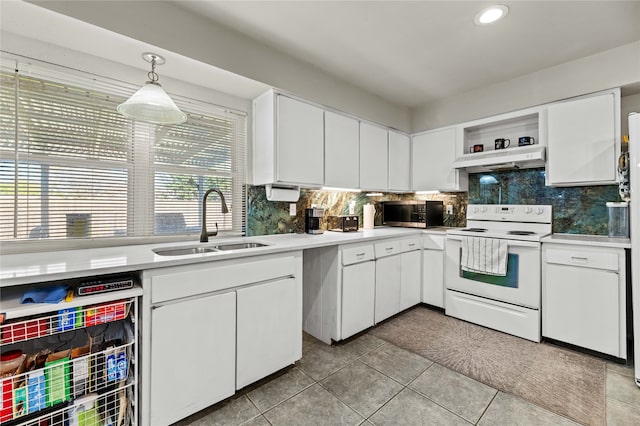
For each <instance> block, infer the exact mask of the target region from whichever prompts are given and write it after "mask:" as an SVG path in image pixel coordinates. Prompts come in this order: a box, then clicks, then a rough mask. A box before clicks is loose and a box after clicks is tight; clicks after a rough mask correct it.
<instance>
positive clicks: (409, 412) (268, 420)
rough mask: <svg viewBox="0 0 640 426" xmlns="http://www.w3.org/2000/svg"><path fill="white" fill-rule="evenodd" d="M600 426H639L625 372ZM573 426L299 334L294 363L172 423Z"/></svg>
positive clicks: (437, 368) (427, 370)
mask: <svg viewBox="0 0 640 426" xmlns="http://www.w3.org/2000/svg"><path fill="white" fill-rule="evenodd" d="M606 407H607V425H640V389H639V388H637V387H636V386H635V384H634V383H633V370H632V368H630V367H627V366H623V365H619V364H613V363H608V364H607V406H606ZM470 424H475V425H571V424H573V425H575V424H576V423H574V422H573V421H571V420H569V419H567V418H564V417H561V416H559V415H557V414H554V413H552V412H550V411H547V410H545V409H544V408H541V407H539V406H536V405H534V404H531V403H529V402H527V401H525V400H523V399H520V398H518V397H515V396H513V395H510V394H507V393H504V392H501V391H498V390H497V389H494V388H491V387H489V386H487V385H485V384H482V383H480V382H478V381H476V380H473V379H471V378H469V377H466V376H464V375H461V374H459V373H457V372H454V371H452V370H449V369H447V368H445V367H443V366H441V365H439V364H437V363H434V362H432V361H429V360H428V359H426V358H423V357H421V356H419V355H416V354H414V353H412V352H408V351H406V350H404V349H401V348H398V347H397V346H394V345H392V344H390V343H386V342H384V341H383V340H380V339H378V338H377V337H374V336H372V335H369V334H363V335H361V336H358V337H356V338H353V339H351V340H349V341H348V342H346V343H344V344H339V345H333V346H328V345H325V344H323V343H321V342H319V341H317V340H315V339H314V338H313V337H311V336H308V335H306V334H305V335H304V339H303V356H302V359H301V360H300V361H299V362H297V363H296V365H295V366H292V367H289V368H287V369H285V370H283V371H281V372H278V373H276V374H274V375H272V376H270V377H268V378H266V379H263V380H262V381H260V382H258V383H255V384H254V385H251V386H249V387H247V388H245V389H243V390H241V391H240V392H238V394H236V395H235V396H234V397H232V398H230V399H228V400H226V401H223V402H220V403H218V404H216V405H214V406H212V407H210V408H208V409H206V410H203V411H202V412H200V413H197V414H194V415H193V416H191V417H189V418H187V419H185V420H183V421H181V422H179V423H178V425H180V426H186V425H193V426H210V425H247V426H259V425H260V426H261V425H296V426H297V425H305V426H306V425H368V426H371V425H470Z"/></svg>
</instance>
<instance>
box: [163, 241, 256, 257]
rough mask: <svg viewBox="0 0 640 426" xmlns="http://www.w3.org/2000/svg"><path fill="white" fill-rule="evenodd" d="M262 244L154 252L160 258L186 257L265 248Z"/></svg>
mask: <svg viewBox="0 0 640 426" xmlns="http://www.w3.org/2000/svg"><path fill="white" fill-rule="evenodd" d="M265 246H267V244H262V243H228V244H218V245H215V246H204V247H203V246H191V247H163V248H157V249H153V250H152V251H153V252H154V253H155V254H157V255H160V256H186V255H188V254H202V253H215V252H219V251H227V250H242V249H248V248H256V247H265Z"/></svg>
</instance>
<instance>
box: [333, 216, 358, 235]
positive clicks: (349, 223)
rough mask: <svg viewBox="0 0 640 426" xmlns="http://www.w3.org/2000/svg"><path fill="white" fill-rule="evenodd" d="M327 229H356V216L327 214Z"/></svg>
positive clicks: (345, 230) (343, 230)
mask: <svg viewBox="0 0 640 426" xmlns="http://www.w3.org/2000/svg"><path fill="white" fill-rule="evenodd" d="M327 229H328V230H329V231H339V232H352V231H357V230H358V216H356V215H342V216H327Z"/></svg>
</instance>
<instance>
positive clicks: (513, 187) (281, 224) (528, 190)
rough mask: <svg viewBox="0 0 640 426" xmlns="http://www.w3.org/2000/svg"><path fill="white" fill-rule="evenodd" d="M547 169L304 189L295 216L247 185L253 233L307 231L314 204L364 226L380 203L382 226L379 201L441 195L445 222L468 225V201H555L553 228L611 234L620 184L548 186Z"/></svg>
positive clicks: (259, 188) (284, 205)
mask: <svg viewBox="0 0 640 426" xmlns="http://www.w3.org/2000/svg"><path fill="white" fill-rule="evenodd" d="M544 173H545V171H544V168H538V169H526V170H515V171H501V172H492V173H472V174H470V175H469V192H468V193H466V192H450V193H438V194H426V195H422V194H413V193H410V194H393V193H384V194H383V195H382V196H368V195H366V193H363V192H362V193H360V192H333V191H319V190H318V191H315V190H305V189H303V190H301V191H300V199H299V200H298V201H297V203H296V215H295V216H290V215H289V203H287V202H272V201H268V200H267V197H266V193H265V189H264V187H262V186H248V187H247V232H246V234H247V235H248V236H254V235H268V234H286V233H302V232H304V209H306V208H309V207H311V206H312V205H315V206H317V207H323V208H325V209H326V210H327V211H326V215H342V214H348V213H349V203H350V202H351V201H355V213H356V214H357V215H358V216H359V217H360V224H361V225H362V223H363V220H362V210H363V209H362V207H363V206H364V205H365V204H368V203H371V204H373V205H374V206H375V209H376V216H375V225H376V226H377V225H382V209H381V206H380V203H381V202H383V201H392V200H393V201H395V200H442V201H444V204H445V206H446V205H452V206H453V214H452V215H445V218H444V224H445V226H465V224H466V219H465V216H466V209H467V204H550V205H552V206H553V232H561V233H569V234H591V235H607V226H608V212H607V207H606V205H605V203H606V202H607V201H620V197H619V195H618V186H617V185H602V186H580V187H550V186H545V184H544V178H545V174H544Z"/></svg>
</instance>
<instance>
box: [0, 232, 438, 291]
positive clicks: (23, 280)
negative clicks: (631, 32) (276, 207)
mask: <svg viewBox="0 0 640 426" xmlns="http://www.w3.org/2000/svg"><path fill="white" fill-rule="evenodd" d="M427 231H429V230H427ZM432 232H437V233H442V234H443V235H444V232H443V231H435V230H432ZM424 233H425V230H424V229H414V228H393V227H381V228H375V229H373V230H360V231H358V232H345V233H339V232H330V233H329V232H325V233H324V234H322V235H309V234H275V235H259V236H253V237H229V238H221V239H219V240H213V241H210V243H209V244H211V245H215V244H219V243H223V242H234V241H255V242H264V243H267V244H269V245H268V246H267V247H260V248H251V249H243V250H231V251H228V252H217V253H214V254H194V255H186V256H180V257H163V256H159V255H155V254H152V250H153V249H155V248H161V247H176V246H190V245H198V244H199V243H198V242H197V241H183V242H177V243H160V244H142V245H135V246H118V247H107V248H96V249H88V250H86V249H78V250H64V251H55V252H39V253H27V254H11V255H2V256H0V258H1V259H2V269H3V270H4V271H3V272H2V274H4V275H10V274H11V273H13V274H14V275H13V276H2V277H1V278H0V288H5V287H12V286H18V285H25V284H35V283H39V282H48V281H57V280H64V279H75V278H81V277H85V276H96V275H106V274H117V273H125V272H135V271H142V270H149V269H156V268H165V267H172V266H181V265H192V264H198V263H204V262H215V261H221V260H229V259H238V258H245V257H246V258H248V257H254V256H262V255H269V254H277V253H284V252H293V251H300V250H306V249H312V248H320V247H328V246H333V245H343V244H357V243H365V242H368V241H375V240H380V239H386V238H398V237H405V236H407V237H409V236H420V235H424ZM127 252H129V253H132V254H133V255H132V259H131V260H130V259H128V258H127ZM40 258H42V259H48V258H51V260H46V261H42V260H38V259H40ZM67 258H68V259H71V262H70V263H71V265H70V266H68V267H67V266H58V265H66V264H67V263H66V262H65V260H66V259H67ZM112 259H124V260H120V261H121V262H124V263H122V264H113V263H109V261H111V260H112ZM73 262H75V264H74V263H73ZM60 267H66V268H67V269H64V270H56V268H58V269H59V268H60ZM12 271H13V272H12ZM20 271H22V272H20Z"/></svg>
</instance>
